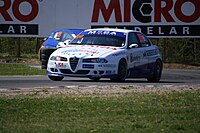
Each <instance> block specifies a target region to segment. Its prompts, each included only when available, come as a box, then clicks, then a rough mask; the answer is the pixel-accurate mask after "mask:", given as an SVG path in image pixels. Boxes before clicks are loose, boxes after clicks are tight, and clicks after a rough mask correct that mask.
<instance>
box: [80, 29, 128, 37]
mask: <svg viewBox="0 0 200 133" xmlns="http://www.w3.org/2000/svg"><path fill="white" fill-rule="evenodd" d="M81 35H82V36H84V35H108V36H118V37H122V38H126V33H123V32H116V31H104V30H92V31H84V32H82V33H81Z"/></svg>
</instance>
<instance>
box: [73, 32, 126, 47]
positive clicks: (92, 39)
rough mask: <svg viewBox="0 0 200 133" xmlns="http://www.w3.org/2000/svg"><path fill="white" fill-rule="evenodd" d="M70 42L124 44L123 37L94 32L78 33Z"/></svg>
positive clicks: (101, 44)
mask: <svg viewBox="0 0 200 133" xmlns="http://www.w3.org/2000/svg"><path fill="white" fill-rule="evenodd" d="M70 44H71V45H73V44H76V45H77V44H78V45H99V46H113V47H123V46H124V44H125V38H123V37H120V36H110V35H96V34H89V35H78V36H77V37H76V38H75V39H74V40H72V42H71V43H70Z"/></svg>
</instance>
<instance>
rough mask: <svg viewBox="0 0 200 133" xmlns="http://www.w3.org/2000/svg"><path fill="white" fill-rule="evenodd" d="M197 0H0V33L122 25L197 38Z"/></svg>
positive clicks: (157, 34) (28, 33)
mask: <svg viewBox="0 0 200 133" xmlns="http://www.w3.org/2000/svg"><path fill="white" fill-rule="evenodd" d="M199 7H200V0H0V37H3V36H5V37H46V36H48V35H49V34H50V32H51V31H52V30H55V29H61V28H67V29H87V28H100V27H111V28H123V29H132V30H139V31H142V32H143V33H144V34H146V35H147V36H149V37H152V38H200V8H199Z"/></svg>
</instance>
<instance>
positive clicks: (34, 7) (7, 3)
mask: <svg viewBox="0 0 200 133" xmlns="http://www.w3.org/2000/svg"><path fill="white" fill-rule="evenodd" d="M3 2H4V6H2V7H0V14H2V16H3V18H4V19H5V21H13V19H12V18H11V16H10V14H9V13H8V11H7V10H8V9H9V8H10V7H11V0H4V1H3ZM23 2H28V3H29V4H30V5H31V12H30V13H29V14H27V15H24V14H22V13H21V12H20V10H19V6H20V4H21V3H23ZM38 11H39V6H38V3H37V1H36V0H14V2H13V4H12V12H13V15H14V16H15V18H16V19H18V20H20V21H22V22H28V21H31V20H33V19H34V18H35V17H36V16H37V15H38Z"/></svg>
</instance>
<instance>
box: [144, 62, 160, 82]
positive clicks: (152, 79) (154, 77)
mask: <svg viewBox="0 0 200 133" xmlns="http://www.w3.org/2000/svg"><path fill="white" fill-rule="evenodd" d="M162 66H163V65H162V62H161V61H160V60H157V61H156V63H155V67H154V68H153V74H152V76H151V77H148V78H147V80H148V81H149V82H159V81H160V78H161V74H162Z"/></svg>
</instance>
